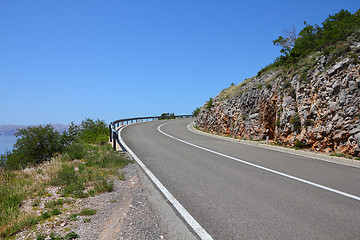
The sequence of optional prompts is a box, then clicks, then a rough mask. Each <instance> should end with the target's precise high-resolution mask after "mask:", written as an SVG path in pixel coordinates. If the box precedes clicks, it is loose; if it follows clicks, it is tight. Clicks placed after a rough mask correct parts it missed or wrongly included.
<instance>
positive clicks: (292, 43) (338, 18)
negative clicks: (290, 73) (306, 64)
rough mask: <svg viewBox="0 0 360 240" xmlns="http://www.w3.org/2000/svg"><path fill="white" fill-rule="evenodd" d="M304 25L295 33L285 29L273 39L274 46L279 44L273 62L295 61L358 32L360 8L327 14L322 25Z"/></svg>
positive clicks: (279, 63)
mask: <svg viewBox="0 0 360 240" xmlns="http://www.w3.org/2000/svg"><path fill="white" fill-rule="evenodd" d="M304 25H305V27H304V28H303V29H302V30H301V31H300V32H299V34H298V35H296V32H295V29H294V28H293V29H292V30H288V31H285V34H286V35H285V37H283V36H280V37H279V38H278V39H276V40H274V41H273V43H274V45H276V46H281V47H282V49H281V50H280V53H282V56H280V57H278V58H277V59H276V60H275V62H274V64H275V65H282V64H286V63H293V62H297V61H298V60H299V59H300V58H302V57H304V56H306V55H307V54H309V53H311V52H313V51H323V50H324V49H326V48H327V47H329V46H331V45H333V44H335V43H337V42H339V41H345V40H346V39H347V38H348V37H349V36H351V35H353V34H357V35H359V32H360V9H359V10H358V11H357V12H356V13H354V14H352V13H351V12H349V11H347V10H341V11H340V12H338V13H336V14H334V15H329V17H328V18H326V19H325V21H324V22H323V23H322V27H320V26H318V25H317V24H315V25H309V24H307V23H306V22H304Z"/></svg>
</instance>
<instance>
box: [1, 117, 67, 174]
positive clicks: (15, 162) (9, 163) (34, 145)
mask: <svg viewBox="0 0 360 240" xmlns="http://www.w3.org/2000/svg"><path fill="white" fill-rule="evenodd" d="M15 136H16V137H18V138H17V140H16V143H15V145H14V149H13V151H12V153H10V152H9V153H7V154H6V155H5V156H4V158H6V160H5V159H3V160H5V161H6V163H5V164H6V168H10V169H19V168H24V167H27V166H28V165H36V164H39V163H42V162H44V161H46V160H49V159H50V158H51V157H52V156H53V155H54V154H55V153H57V152H62V151H63V150H64V144H63V142H62V140H63V139H62V136H61V134H60V133H59V132H57V131H55V130H54V127H53V126H51V125H49V124H48V125H46V126H44V127H43V126H35V127H28V128H24V129H19V130H18V131H17V132H16V133H15Z"/></svg>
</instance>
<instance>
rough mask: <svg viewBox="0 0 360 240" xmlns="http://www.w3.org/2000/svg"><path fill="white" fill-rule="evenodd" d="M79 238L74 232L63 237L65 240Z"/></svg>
mask: <svg viewBox="0 0 360 240" xmlns="http://www.w3.org/2000/svg"><path fill="white" fill-rule="evenodd" d="M76 238H80V236H79V235H78V234H77V233H76V232H69V233H67V234H66V235H65V239H76Z"/></svg>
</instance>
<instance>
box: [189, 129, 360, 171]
mask: <svg viewBox="0 0 360 240" xmlns="http://www.w3.org/2000/svg"><path fill="white" fill-rule="evenodd" d="M193 123H194V122H192V123H190V124H189V125H187V129H188V130H189V131H191V132H193V133H196V134H199V135H203V136H209V137H213V138H217V139H221V140H225V141H230V142H234V143H239V144H244V145H247V146H253V147H259V148H264V149H268V150H271V151H276V152H282V153H288V154H292V155H295V156H300V157H306V158H312V159H316V160H320V161H323V162H329V163H334V164H339V165H343V166H347V167H355V168H360V165H356V163H355V162H354V160H352V161H349V162H344V161H342V160H336V159H325V158H320V157H315V156H311V155H307V154H300V153H295V152H289V151H284V150H281V149H274V148H270V147H267V146H263V145H262V144H251V143H246V142H242V141H236V140H235V139H231V138H229V139H228V138H226V137H222V136H217V135H213V134H211V133H206V132H202V131H199V130H196V129H191V128H190V125H191V124H193Z"/></svg>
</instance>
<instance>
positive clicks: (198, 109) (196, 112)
mask: <svg viewBox="0 0 360 240" xmlns="http://www.w3.org/2000/svg"><path fill="white" fill-rule="evenodd" d="M199 113H200V108H198V107H197V108H196V109H195V110H194V111H193V112H192V114H193V116H197V115H199Z"/></svg>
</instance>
